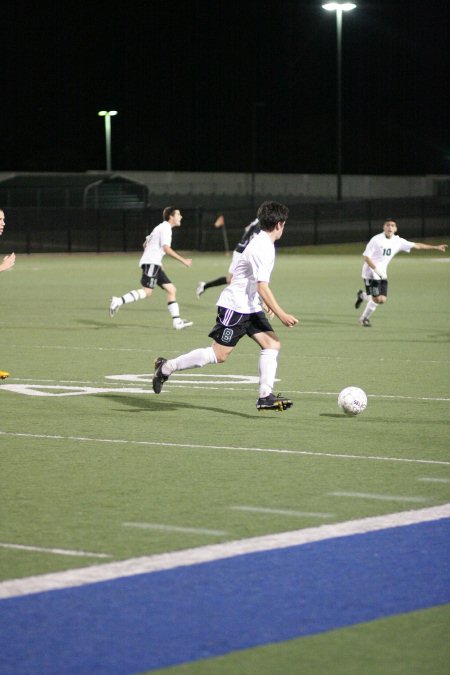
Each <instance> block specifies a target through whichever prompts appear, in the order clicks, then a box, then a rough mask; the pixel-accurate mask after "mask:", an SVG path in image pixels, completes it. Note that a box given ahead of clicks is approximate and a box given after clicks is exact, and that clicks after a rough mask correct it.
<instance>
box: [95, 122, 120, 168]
mask: <svg viewBox="0 0 450 675" xmlns="http://www.w3.org/2000/svg"><path fill="white" fill-rule="evenodd" d="M114 115H117V110H100V112H99V113H98V116H99V117H104V118H105V140H106V170H107V171H111V117H113V116H114Z"/></svg>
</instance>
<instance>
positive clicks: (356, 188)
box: [115, 171, 450, 201]
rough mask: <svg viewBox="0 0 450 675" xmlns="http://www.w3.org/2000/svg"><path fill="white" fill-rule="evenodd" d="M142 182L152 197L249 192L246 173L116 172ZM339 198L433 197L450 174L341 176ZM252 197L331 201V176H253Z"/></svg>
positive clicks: (249, 177) (250, 178) (250, 182)
mask: <svg viewBox="0 0 450 675" xmlns="http://www.w3.org/2000/svg"><path fill="white" fill-rule="evenodd" d="M115 173H119V174H120V175H122V176H126V177H127V178H131V179H133V180H136V181H139V182H141V183H144V184H145V185H147V186H148V188H149V190H150V194H151V195H154V196H156V197H158V196H160V195H161V196H162V195H173V196H175V197H176V196H177V195H179V196H187V195H190V196H194V195H205V196H208V195H209V196H228V197H238V198H241V199H248V198H249V196H251V195H252V191H253V176H252V174H249V173H224V172H217V173H207V172H201V171H199V172H189V171H117V172H115ZM342 182H343V197H344V199H345V198H348V199H360V198H361V199H376V198H383V197H426V196H433V195H435V194H437V183H438V182H444V183H450V175H447V176H445V175H439V176H431V175H430V176H347V175H346V176H343V181H342ZM254 194H255V197H257V198H258V199H259V198H266V197H267V196H268V195H276V196H277V197H284V198H289V200H290V201H292V199H300V200H302V199H316V198H317V199H324V198H325V199H335V196H336V176H335V175H333V174H268V173H258V174H256V175H255V176H254Z"/></svg>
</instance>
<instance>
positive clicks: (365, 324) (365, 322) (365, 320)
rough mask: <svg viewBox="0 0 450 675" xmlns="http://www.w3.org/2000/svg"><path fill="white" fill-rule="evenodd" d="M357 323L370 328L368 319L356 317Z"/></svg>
mask: <svg viewBox="0 0 450 675" xmlns="http://www.w3.org/2000/svg"><path fill="white" fill-rule="evenodd" d="M358 323H359V324H360V325H361V326H364V328H372V324H371V323H370V319H358Z"/></svg>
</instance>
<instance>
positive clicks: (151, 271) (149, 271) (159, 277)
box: [141, 264, 172, 288]
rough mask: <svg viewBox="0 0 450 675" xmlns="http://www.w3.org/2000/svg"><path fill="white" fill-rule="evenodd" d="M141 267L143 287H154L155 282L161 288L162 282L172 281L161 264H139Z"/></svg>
mask: <svg viewBox="0 0 450 675" xmlns="http://www.w3.org/2000/svg"><path fill="white" fill-rule="evenodd" d="M141 269H142V277H141V285H142V286H144V288H155V286H156V284H158V286H159V287H160V288H162V287H163V285H164V284H170V283H172V282H171V281H170V279H169V277H168V276H167V274H166V273H165V272H164V270H163V268H162V267H161V265H153V264H151V265H141Z"/></svg>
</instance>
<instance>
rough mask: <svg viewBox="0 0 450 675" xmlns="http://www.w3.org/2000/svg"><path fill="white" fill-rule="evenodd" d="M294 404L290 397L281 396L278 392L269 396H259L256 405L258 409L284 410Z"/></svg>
mask: <svg viewBox="0 0 450 675" xmlns="http://www.w3.org/2000/svg"><path fill="white" fill-rule="evenodd" d="M292 405H293V403H292V401H291V400H290V399H288V398H284V397H283V396H281V394H277V395H276V396H274V395H273V394H269V395H268V396H265V397H264V398H259V399H258V400H257V401H256V407H257V409H258V410H278V411H279V412H282V411H283V410H287V409H288V408H290V407H291V406H292Z"/></svg>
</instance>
